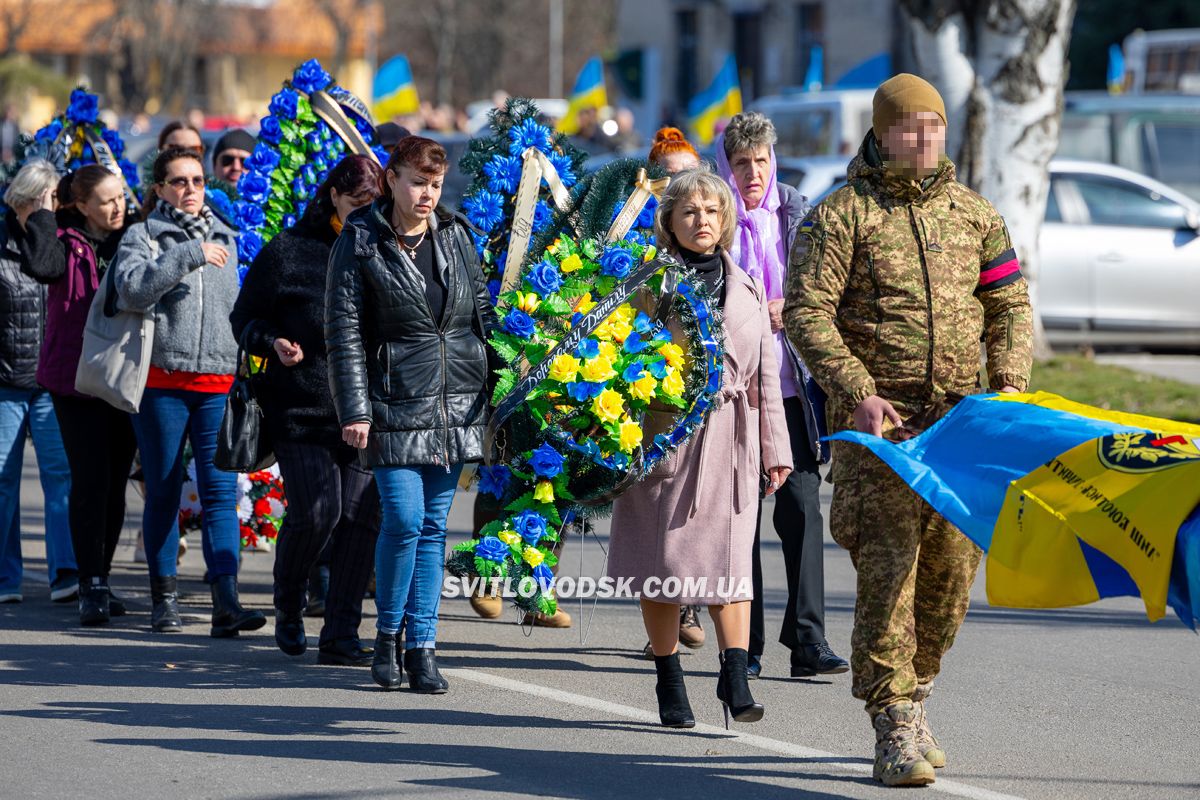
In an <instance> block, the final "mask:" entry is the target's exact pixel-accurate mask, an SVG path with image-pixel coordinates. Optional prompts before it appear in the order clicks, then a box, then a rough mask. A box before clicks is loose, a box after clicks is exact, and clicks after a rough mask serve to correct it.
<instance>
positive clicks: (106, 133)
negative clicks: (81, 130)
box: [100, 128, 125, 158]
mask: <svg viewBox="0 0 1200 800" xmlns="http://www.w3.org/2000/svg"><path fill="white" fill-rule="evenodd" d="M100 135H101V136H102V137H103V138H104V143H105V144H106V145H108V150H109V152H111V153H112V154H113V158H120V157H121V156H123V155H125V142H124V141H123V140H122V139H121V134H119V133H117V132H116V131H114V130H112V129H111V128H105V129H104V130H102V131H100Z"/></svg>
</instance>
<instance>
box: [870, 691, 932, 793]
mask: <svg viewBox="0 0 1200 800" xmlns="http://www.w3.org/2000/svg"><path fill="white" fill-rule="evenodd" d="M873 724H874V726H875V773H874V774H875V780H877V781H880V782H882V783H883V784H884V785H885V786H926V785H928V784H930V783H933V781H934V775H933V767H932V766H930V764H929V762H928V761H926V760H925V759H924V757H922V755H921V751H920V750H918V749H917V709H916V707H914V706H913V704H912V703H911V702H909V701H908V700H903V701H901V702H899V703H893V704H892V705H890V706H888V707H887V708H885V709H883V710H882V711H880V712H879V713H878V714H876V715H875V717H874V720H873Z"/></svg>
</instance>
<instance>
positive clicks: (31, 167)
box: [4, 158, 59, 211]
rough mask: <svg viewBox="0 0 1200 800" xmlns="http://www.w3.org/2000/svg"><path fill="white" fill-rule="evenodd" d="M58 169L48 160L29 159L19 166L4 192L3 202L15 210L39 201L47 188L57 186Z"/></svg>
mask: <svg viewBox="0 0 1200 800" xmlns="http://www.w3.org/2000/svg"><path fill="white" fill-rule="evenodd" d="M58 178H59V176H58V170H56V169H55V168H54V165H53V164H51V163H50V162H49V161H46V160H44V159H41V158H35V159H31V160H30V161H29V162H27V163H26V164H25V166H23V167H21V171H20V172H18V173H17V175H16V177H15V178H13V179H12V183H10V184H9V185H8V189H6V190H5V192H4V204H5V205H7V206H8V207H9V208H11V209H14V210H16V211H21V210H23V209H26V208H29V207H30V206H32V205H36V204H37V203H39V202H41V199H42V195H44V194H45V193H46V190H47V189H53V188H54V187H55V186H58Z"/></svg>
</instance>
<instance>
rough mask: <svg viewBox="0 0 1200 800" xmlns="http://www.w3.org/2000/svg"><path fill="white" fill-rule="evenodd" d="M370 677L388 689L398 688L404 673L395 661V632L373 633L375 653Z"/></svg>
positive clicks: (402, 680) (402, 681)
mask: <svg viewBox="0 0 1200 800" xmlns="http://www.w3.org/2000/svg"><path fill="white" fill-rule="evenodd" d="M371 679H372V680H374V681H375V682H376V683H377V684H379V685H380V686H382V687H383V688H384V689H387V690H388V691H392V690H395V689H399V688H400V687H401V685H403V683H404V673H403V672H401V671H400V664H398V663H397V662H396V634H394V633H382V632H381V633H377V634H375V653H374V657H373V660H372V661H371Z"/></svg>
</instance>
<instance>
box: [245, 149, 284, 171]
mask: <svg viewBox="0 0 1200 800" xmlns="http://www.w3.org/2000/svg"><path fill="white" fill-rule="evenodd" d="M279 158H280V157H279V151H278V150H276V149H275V148H274V147H271V145H269V144H267V143H266V142H259V143H258V145H257V146H256V147H255V148H254V152H253V153H251V154H250V157H249V158H247V159H246V170H247V171H248V172H261V173H262V174H263V175H270V174H271V173H272V172H274V171H275V168H276V167H277V166H279Z"/></svg>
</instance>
